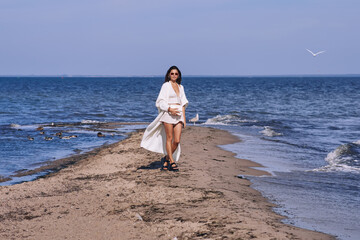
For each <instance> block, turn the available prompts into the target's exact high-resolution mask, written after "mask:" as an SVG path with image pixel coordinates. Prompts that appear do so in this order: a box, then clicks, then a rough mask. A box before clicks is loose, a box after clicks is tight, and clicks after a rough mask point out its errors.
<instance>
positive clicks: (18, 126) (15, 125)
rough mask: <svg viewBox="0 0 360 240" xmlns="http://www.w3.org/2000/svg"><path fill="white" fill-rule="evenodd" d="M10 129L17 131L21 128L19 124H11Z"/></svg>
mask: <svg viewBox="0 0 360 240" xmlns="http://www.w3.org/2000/svg"><path fill="white" fill-rule="evenodd" d="M10 127H11V128H16V129H19V128H21V125H20V124H16V123H12V124H10Z"/></svg>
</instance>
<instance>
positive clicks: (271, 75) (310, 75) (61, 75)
mask: <svg viewBox="0 0 360 240" xmlns="http://www.w3.org/2000/svg"><path fill="white" fill-rule="evenodd" d="M332 76H348V77H350V76H351V77H360V73H346V74H268V75H260V74H259V75H250V74H249V75H201V74H193V75H192V74H189V75H182V77H246V78H251V77H332ZM2 77H63V78H72V77H78V78H82V77H90V78H91V77H93V78H96V77H103V78H125V77H130V78H131V77H133V78H135V77H138V78H145V77H164V75H105V74H104V75H101V74H89V75H86V74H57V75H45V74H43V75H36V74H23V75H0V78H2Z"/></svg>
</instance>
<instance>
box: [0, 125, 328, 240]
mask: <svg viewBox="0 0 360 240" xmlns="http://www.w3.org/2000/svg"><path fill="white" fill-rule="evenodd" d="M142 134H143V131H137V132H134V133H132V134H131V135H130V136H129V137H128V138H127V139H125V140H123V141H120V142H118V143H115V144H111V145H108V146H104V147H101V148H99V149H96V150H93V151H92V152H89V153H86V154H83V155H78V156H74V157H72V158H68V159H67V161H66V163H67V164H69V165H68V166H67V167H65V168H62V169H61V170H59V171H57V172H55V173H51V174H48V175H46V176H45V177H43V178H39V179H37V180H35V181H31V182H25V183H21V184H17V185H12V186H3V187H0V196H1V208H0V239H174V238H177V239H253V238H256V239H334V238H333V237H332V236H329V235H326V234H323V233H318V232H314V231H309V230H305V229H301V228H297V227H294V226H290V225H286V224H283V223H281V219H282V217H281V216H279V215H277V214H275V213H274V212H273V211H272V207H273V204H271V203H269V201H268V200H267V199H266V198H264V197H262V195H261V194H260V193H259V192H258V191H256V190H254V189H252V188H251V187H250V185H251V182H250V181H249V180H247V179H246V178H238V177H236V176H237V175H239V174H241V175H255V176H259V175H265V174H268V173H267V172H263V171H260V170H255V169H252V168H250V167H258V166H259V165H258V164H256V163H254V162H251V161H249V160H244V159H238V158H235V157H234V154H233V153H231V152H228V151H225V150H223V149H221V148H219V147H217V146H218V145H225V144H230V143H234V142H237V141H239V139H237V138H236V137H234V136H232V135H231V134H230V133H228V132H226V131H222V130H218V129H213V128H206V127H196V126H190V127H187V128H186V129H185V130H184V131H183V135H182V140H181V146H182V156H181V159H180V161H179V168H180V172H178V173H176V172H168V171H166V172H164V171H160V170H159V169H160V158H161V157H162V155H160V154H156V153H152V152H149V151H146V150H145V149H142V148H140V141H141V137H142ZM62 167H63V166H62Z"/></svg>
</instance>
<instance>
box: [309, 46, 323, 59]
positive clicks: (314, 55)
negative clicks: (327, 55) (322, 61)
mask: <svg viewBox="0 0 360 240" xmlns="http://www.w3.org/2000/svg"><path fill="white" fill-rule="evenodd" d="M306 50H308V52H309V53H311V54H312V55H313V57H316V56H317V55H319V54H321V53H324V52H326V51H320V52H317V53H313V52H312V51H310V50H309V49H307V48H306Z"/></svg>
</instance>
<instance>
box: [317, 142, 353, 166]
mask: <svg viewBox="0 0 360 240" xmlns="http://www.w3.org/2000/svg"><path fill="white" fill-rule="evenodd" d="M325 160H326V161H327V162H328V165H326V166H324V167H321V168H317V169H314V170H312V171H316V172H334V171H341V172H352V173H360V140H358V141H356V142H351V143H345V144H343V145H340V146H339V147H337V148H336V149H335V150H334V151H332V152H330V153H329V154H328V155H327V156H326V158H325Z"/></svg>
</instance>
